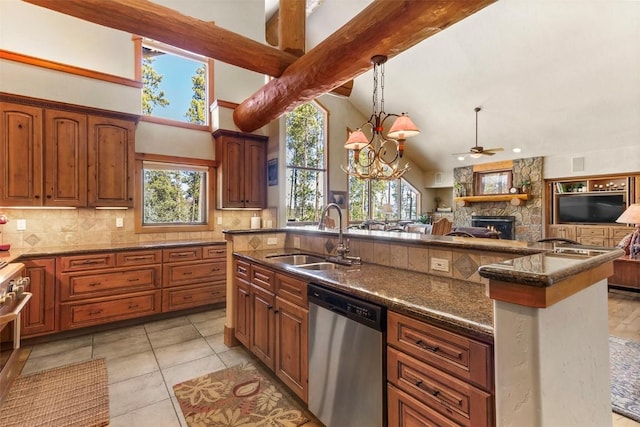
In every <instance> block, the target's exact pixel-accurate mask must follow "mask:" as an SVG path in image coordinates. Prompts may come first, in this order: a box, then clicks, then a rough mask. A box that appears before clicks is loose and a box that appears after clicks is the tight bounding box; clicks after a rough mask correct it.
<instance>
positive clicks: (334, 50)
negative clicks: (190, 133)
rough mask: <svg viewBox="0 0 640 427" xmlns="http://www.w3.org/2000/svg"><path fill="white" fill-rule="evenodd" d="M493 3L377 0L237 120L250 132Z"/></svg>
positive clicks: (255, 98)
mask: <svg viewBox="0 0 640 427" xmlns="http://www.w3.org/2000/svg"><path fill="white" fill-rule="evenodd" d="M494 1H495V0H465V1H459V0H438V1H435V0H376V1H374V2H372V3H371V4H370V5H369V6H368V7H367V8H366V9H364V10H363V11H362V12H360V13H359V14H358V15H356V16H355V17H354V18H353V19H352V20H351V21H349V22H348V23H346V24H345V25H344V26H342V27H341V28H340V29H338V30H337V31H336V32H334V33H333V34H332V35H330V36H329V37H327V38H326V39H325V40H324V41H323V42H321V43H320V44H319V45H318V46H316V47H315V48H314V49H312V50H311V51H309V52H307V53H306V54H305V55H303V56H302V57H300V58H299V59H298V60H296V61H295V62H294V63H293V64H292V65H290V66H289V67H288V68H287V69H286V70H285V72H284V73H283V74H282V75H281V76H280V77H278V78H276V79H273V80H271V81H270V82H268V83H267V84H266V85H265V86H263V87H262V88H261V89H260V90H258V91H257V92H256V93H254V94H253V95H252V96H251V97H250V98H248V99H247V100H245V101H244V102H243V103H242V104H240V105H239V106H238V107H237V108H236V109H235V110H234V113H233V119H234V122H235V124H236V126H238V128H240V129H241V130H243V131H245V132H252V131H254V130H256V129H258V128H260V127H262V126H264V125H266V124H268V123H269V122H270V121H272V120H275V119H277V118H278V117H279V116H280V115H282V114H283V113H286V112H287V111H291V110H293V109H294V108H295V107H297V106H298V105H301V104H303V103H305V102H308V101H310V100H313V99H315V98H317V97H318V96H320V95H322V94H325V93H327V92H329V91H331V90H332V89H333V88H335V87H337V86H340V85H341V84H343V83H344V82H346V81H348V80H350V79H353V78H355V77H357V76H358V75H360V74H361V73H363V72H365V71H367V70H369V69H371V68H372V65H371V62H370V60H371V58H372V57H373V56H374V55H386V56H388V57H389V58H391V57H393V56H395V55H397V54H399V53H401V52H403V51H404V50H407V49H409V48H410V47H412V46H414V45H415V44H417V43H419V42H421V41H422V40H424V39H426V38H428V37H429V36H432V35H434V34H436V33H438V32H440V31H442V30H443V29H445V28H447V27H449V26H450V25H452V24H454V23H456V22H458V21H461V20H462V19H464V18H466V17H467V16H469V15H472V14H473V13H475V12H477V11H478V10H480V9H482V8H484V7H486V6H488V5H489V4H491V3H493V2H494Z"/></svg>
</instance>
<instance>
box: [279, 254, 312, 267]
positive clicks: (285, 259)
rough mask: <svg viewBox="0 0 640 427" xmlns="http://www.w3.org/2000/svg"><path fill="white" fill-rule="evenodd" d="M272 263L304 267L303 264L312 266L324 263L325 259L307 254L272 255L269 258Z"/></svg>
mask: <svg viewBox="0 0 640 427" xmlns="http://www.w3.org/2000/svg"><path fill="white" fill-rule="evenodd" d="M267 258H269V259H270V260H272V261H276V262H281V263H283V264H289V265H297V266H299V265H303V264H312V263H320V262H323V261H324V258H321V257H318V256H315V255H306V254H295V255H272V256H268V257H267Z"/></svg>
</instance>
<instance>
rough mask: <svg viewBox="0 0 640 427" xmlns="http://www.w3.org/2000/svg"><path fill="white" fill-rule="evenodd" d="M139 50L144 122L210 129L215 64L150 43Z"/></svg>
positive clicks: (201, 57) (151, 41)
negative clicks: (212, 76)
mask: <svg viewBox="0 0 640 427" xmlns="http://www.w3.org/2000/svg"><path fill="white" fill-rule="evenodd" d="M139 49H140V58H139V60H140V62H141V65H140V75H139V76H136V77H137V78H138V79H140V80H141V81H142V84H143V87H142V114H143V119H144V120H148V121H158V122H160V123H167V124H172V123H174V124H177V125H179V124H180V123H182V124H190V125H192V126H208V124H209V119H208V118H209V114H208V113H207V111H208V110H207V106H208V105H209V104H210V103H209V95H210V90H209V88H210V87H211V80H212V79H211V76H210V68H212V67H210V65H211V61H210V60H209V59H208V58H205V57H203V56H201V55H197V54H194V53H191V52H188V51H185V50H182V49H178V48H175V47H173V46H169V45H166V44H163V43H160V42H156V41H153V40H149V39H141V40H140V42H139Z"/></svg>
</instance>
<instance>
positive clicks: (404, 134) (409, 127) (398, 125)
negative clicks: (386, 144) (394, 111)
mask: <svg viewBox="0 0 640 427" xmlns="http://www.w3.org/2000/svg"><path fill="white" fill-rule="evenodd" d="M419 134H420V130H419V129H418V127H417V126H416V125H415V123H413V120H411V118H410V117H409V116H407V115H406V114H405V113H402V115H401V116H400V117H398V118H397V119H396V120H395V122H393V125H391V129H389V132H388V133H387V136H388V137H389V138H394V139H407V138H411V137H412V136H416V135H419Z"/></svg>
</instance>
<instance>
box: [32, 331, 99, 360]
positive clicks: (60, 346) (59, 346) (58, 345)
mask: <svg viewBox="0 0 640 427" xmlns="http://www.w3.org/2000/svg"><path fill="white" fill-rule="evenodd" d="M92 343H93V337H92V336H91V335H82V336H79V337H74V338H67V339H64V340H57V341H50V342H47V343H43V344H36V345H34V346H33V348H32V349H31V355H30V356H29V357H42V356H49V355H52V354H56V353H65V352H68V351H70V350H74V349H77V348H80V347H87V346H89V347H90V346H91V345H92Z"/></svg>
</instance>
